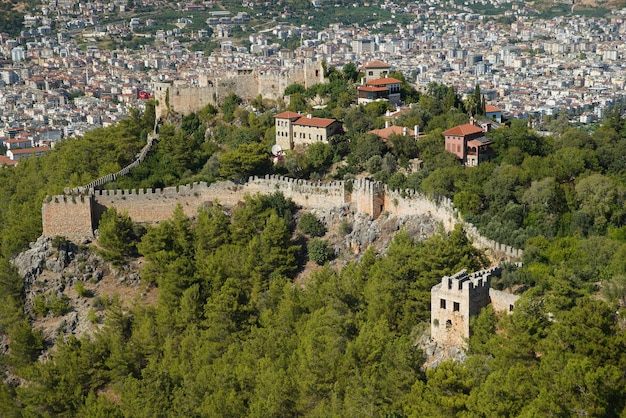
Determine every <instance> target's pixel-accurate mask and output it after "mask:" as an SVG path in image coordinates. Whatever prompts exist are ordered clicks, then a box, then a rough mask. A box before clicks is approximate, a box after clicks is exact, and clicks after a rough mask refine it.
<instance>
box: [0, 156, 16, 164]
mask: <svg viewBox="0 0 626 418" xmlns="http://www.w3.org/2000/svg"><path fill="white" fill-rule="evenodd" d="M15 164H17V161H13V160H12V159H10V158H9V157H7V156H6V155H0V165H8V166H14V165H15Z"/></svg>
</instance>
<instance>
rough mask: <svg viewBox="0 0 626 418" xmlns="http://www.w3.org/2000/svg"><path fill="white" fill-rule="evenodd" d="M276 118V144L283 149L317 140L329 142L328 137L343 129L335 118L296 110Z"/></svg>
mask: <svg viewBox="0 0 626 418" xmlns="http://www.w3.org/2000/svg"><path fill="white" fill-rule="evenodd" d="M275 118H276V122H275V123H276V144H278V145H280V147H281V148H282V149H283V150H290V149H294V148H295V147H296V146H297V145H310V144H314V143H316V142H323V143H328V139H329V138H330V137H331V136H332V135H335V134H338V133H340V132H341V130H342V126H341V123H340V122H339V121H337V120H335V119H327V118H316V117H313V116H311V115H310V114H309V115H306V116H302V115H301V114H299V113H295V112H283V113H279V114H278V115H276V116H275Z"/></svg>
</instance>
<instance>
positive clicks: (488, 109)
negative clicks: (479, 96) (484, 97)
mask: <svg viewBox="0 0 626 418" xmlns="http://www.w3.org/2000/svg"><path fill="white" fill-rule="evenodd" d="M485 112H489V113H492V112H501V110H500V109H498V108H497V107H495V106H492V105H490V104H488V105H485Z"/></svg>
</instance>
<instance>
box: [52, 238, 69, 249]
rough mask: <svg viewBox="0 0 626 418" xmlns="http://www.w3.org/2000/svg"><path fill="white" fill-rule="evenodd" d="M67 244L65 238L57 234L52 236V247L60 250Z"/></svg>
mask: <svg viewBox="0 0 626 418" xmlns="http://www.w3.org/2000/svg"><path fill="white" fill-rule="evenodd" d="M66 246H67V238H65V237H63V236H60V235H57V236H55V237H54V238H52V247H53V248H55V249H56V250H61V249H63V248H65V247H66Z"/></svg>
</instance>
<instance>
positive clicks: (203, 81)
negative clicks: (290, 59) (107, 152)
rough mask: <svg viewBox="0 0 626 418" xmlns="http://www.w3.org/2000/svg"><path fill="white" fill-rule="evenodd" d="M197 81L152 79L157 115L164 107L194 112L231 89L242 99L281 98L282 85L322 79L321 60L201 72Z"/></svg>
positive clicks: (164, 111)
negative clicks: (239, 69) (158, 80)
mask: <svg viewBox="0 0 626 418" xmlns="http://www.w3.org/2000/svg"><path fill="white" fill-rule="evenodd" d="M198 82H199V84H198V85H189V84H186V83H185V82H184V81H182V80H179V81H176V82H174V83H173V84H172V83H155V84H154V89H153V90H154V98H155V100H156V101H157V106H156V109H155V112H156V116H157V118H163V117H165V116H166V115H167V114H168V111H171V112H175V113H180V114H183V115H186V114H188V113H191V112H197V111H198V110H200V109H202V108H203V107H204V106H206V105H207V104H212V105H217V104H219V103H221V102H222V101H223V100H224V99H225V98H226V97H227V96H228V95H229V94H231V93H235V94H236V95H237V96H239V97H241V98H242V99H244V100H246V101H250V100H252V99H254V98H256V97H257V96H258V95H259V94H261V95H262V96H263V97H264V98H267V99H271V100H278V99H281V98H282V96H283V92H284V91H285V88H287V86H289V85H291V84H294V83H298V84H302V85H303V86H304V87H306V88H308V87H310V86H312V85H313V84H316V83H323V82H325V80H324V71H323V68H322V65H321V63H320V62H307V63H302V64H296V65H294V67H292V68H289V69H286V70H279V69H271V70H257V69H254V70H250V71H248V72H243V71H240V72H237V71H224V72H220V73H218V72H212V73H208V74H203V75H202V76H201V77H199V80H198ZM168 91H169V96H168ZM168 103H169V109H168Z"/></svg>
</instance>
